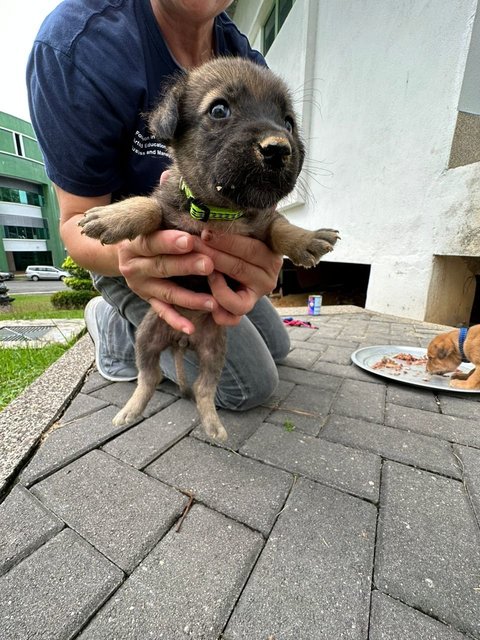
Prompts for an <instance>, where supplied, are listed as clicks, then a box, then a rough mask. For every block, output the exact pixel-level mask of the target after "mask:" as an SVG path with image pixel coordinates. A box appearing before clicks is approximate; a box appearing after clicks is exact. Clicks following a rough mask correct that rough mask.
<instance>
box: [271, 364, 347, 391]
mask: <svg viewBox="0 0 480 640" xmlns="http://www.w3.org/2000/svg"><path fill="white" fill-rule="evenodd" d="M278 373H279V375H280V379H281V380H287V381H288V382H295V384H304V385H306V386H309V387H318V388H319V389H327V390H330V391H335V390H336V389H338V387H339V386H340V383H341V379H340V378H336V377H335V376H330V375H324V374H322V373H315V372H312V371H302V370H301V369H293V368H292V367H284V366H282V365H279V367H278Z"/></svg>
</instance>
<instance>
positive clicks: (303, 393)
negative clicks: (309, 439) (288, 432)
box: [268, 385, 335, 436]
mask: <svg viewBox="0 0 480 640" xmlns="http://www.w3.org/2000/svg"><path fill="white" fill-rule="evenodd" d="M334 396H335V392H334V391H328V390H326V389H321V390H316V391H315V392H314V393H312V388H311V387H304V386H299V385H297V386H296V387H294V388H293V389H292V391H291V393H290V394H289V395H288V396H287V397H286V398H285V400H283V401H282V402H281V403H280V406H279V408H278V410H277V411H273V412H272V413H271V414H270V415H269V417H268V421H269V422H273V423H275V424H280V425H283V424H285V422H286V421H288V422H291V423H293V424H294V425H295V428H297V429H300V430H301V431H305V432H306V433H309V434H310V435H313V436H315V435H317V434H318V432H319V431H320V428H321V427H322V425H323V423H324V421H325V418H326V417H327V415H328V411H329V409H330V406H331V404H332V402H333V398H334Z"/></svg>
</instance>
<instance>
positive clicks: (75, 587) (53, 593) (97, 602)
mask: <svg viewBox="0 0 480 640" xmlns="http://www.w3.org/2000/svg"><path fill="white" fill-rule="evenodd" d="M122 580H123V573H122V572H121V571H120V569H118V568H117V567H115V566H114V565H113V564H111V563H110V562H108V560H106V558H104V557H103V556H102V555H101V554H100V553H98V551H95V549H93V547H91V546H90V545H89V544H87V543H86V542H85V541H84V540H82V538H80V536H78V535H77V534H76V533H74V532H73V531H70V530H69V529H64V530H63V531H61V532H60V533H59V534H58V535H56V536H55V538H53V539H52V540H49V541H48V542H47V543H46V544H44V545H43V546H42V547H40V549H38V550H37V551H35V552H34V553H33V554H32V555H31V556H29V557H28V558H26V559H25V560H23V562H21V563H20V564H18V565H17V566H15V567H13V569H11V571H9V572H8V573H7V574H6V575H4V576H3V577H2V578H0V602H1V603H2V606H1V607H0V629H1V630H2V638H5V640H7V639H8V640H47V639H48V640H67V639H68V638H72V637H73V636H74V635H75V634H76V633H77V632H78V631H79V630H80V629H81V627H82V626H83V625H84V624H85V623H86V621H87V620H88V619H89V617H90V616H91V615H93V614H94V612H95V611H96V610H97V609H98V608H99V607H100V606H101V605H102V604H103V602H105V600H106V599H107V598H108V597H109V596H110V595H111V594H112V593H113V592H114V591H115V589H117V588H118V586H119V585H120V584H121V582H122Z"/></svg>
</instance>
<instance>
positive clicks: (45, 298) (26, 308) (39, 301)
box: [0, 293, 83, 321]
mask: <svg viewBox="0 0 480 640" xmlns="http://www.w3.org/2000/svg"><path fill="white" fill-rule="evenodd" d="M12 297H14V298H15V300H14V302H13V303H12V306H11V311H10V312H4V311H2V308H1V307H0V321H2V320H46V319H49V318H52V319H53V318H56V319H59V318H67V319H68V318H72V319H74V318H83V309H65V310H64V309H55V307H54V306H53V305H52V303H51V302H50V294H48V293H47V294H44V295H42V294H38V295H15V294H14V295H13V296H12Z"/></svg>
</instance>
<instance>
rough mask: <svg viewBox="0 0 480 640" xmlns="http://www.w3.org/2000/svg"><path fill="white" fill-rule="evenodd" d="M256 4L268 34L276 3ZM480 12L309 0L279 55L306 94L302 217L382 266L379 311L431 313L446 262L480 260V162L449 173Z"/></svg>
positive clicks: (450, 6) (417, 2)
mask: <svg viewBox="0 0 480 640" xmlns="http://www.w3.org/2000/svg"><path fill="white" fill-rule="evenodd" d="M244 3H245V4H248V5H249V6H250V12H248V11H244V12H243V13H240V14H239V20H238V21H237V16H235V19H236V21H237V23H239V26H240V28H241V29H243V30H244V31H245V32H246V33H247V34H248V33H249V29H251V30H252V33H253V32H255V37H256V38H257V40H258V24H257V25H256V26H254V25H252V24H248V19H250V20H251V19H252V15H253V13H254V12H253V11H251V7H252V6H253V5H256V7H257V11H258V7H260V9H261V8H262V7H263V8H265V4H266V3H263V4H262V3H258V2H253V1H252V2H248V0H243V2H242V0H241V2H240V3H239V5H241V4H244ZM267 4H268V3H267ZM476 8H477V0H451V1H449V2H445V0H384V1H382V2H379V1H378V0H296V2H295V4H294V7H293V9H292V11H291V12H290V14H289V16H288V17H287V20H286V22H285V24H284V26H283V27H282V30H281V31H280V34H279V36H278V37H277V39H276V40H275V42H274V44H273V46H272V48H271V50H270V52H269V53H268V55H267V60H268V62H269V65H270V66H271V67H272V68H273V69H274V70H275V71H277V72H279V73H280V74H281V75H282V76H283V77H284V78H286V79H287V81H288V83H289V85H290V86H291V87H292V88H293V89H296V88H298V87H299V86H303V87H304V88H305V97H306V100H307V103H306V104H304V106H303V108H302V109H301V112H302V114H303V121H304V122H303V124H304V127H305V132H306V140H307V148H308V160H307V166H306V171H305V172H304V178H305V179H306V181H307V183H308V187H309V189H308V190H309V192H310V196H309V197H308V198H307V199H306V200H305V204H299V205H298V206H296V207H294V208H293V209H289V211H288V215H289V218H290V219H291V220H292V222H295V223H298V224H300V225H302V226H306V227H308V228H315V227H318V226H325V227H335V228H338V229H339V230H340V232H341V236H342V241H341V242H340V243H339V245H338V247H337V248H336V249H335V251H334V252H333V253H332V254H331V256H329V260H331V261H337V262H353V263H366V264H370V265H371V276H370V282H369V289H368V295H367V303H366V306H367V308H370V309H372V310H377V311H383V312H387V313H393V314H398V315H402V316H407V317H412V318H418V319H423V318H424V316H425V313H426V307H427V298H428V291H429V285H430V281H431V278H432V267H433V256H434V255H449V254H451V255H480V231H479V230H480V224H479V223H480V214H479V211H480V188H479V186H478V185H479V178H480V168H479V165H478V163H476V164H472V165H468V166H466V167H459V168H456V169H450V170H447V166H448V159H449V155H450V149H451V143H452V138H453V133H454V130H455V123H456V115H457V108H458V103H459V97H460V91H461V87H462V81H463V77H464V70H465V64H466V59H467V55H468V51H469V45H470V38H471V32H472V26H473V21H474V17H475V12H476ZM242 15H243V18H242ZM242 20H244V22H243V23H242ZM479 64H480V61H479ZM300 106H301V105H300ZM317 181H318V182H320V183H321V184H318V182H317Z"/></svg>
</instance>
